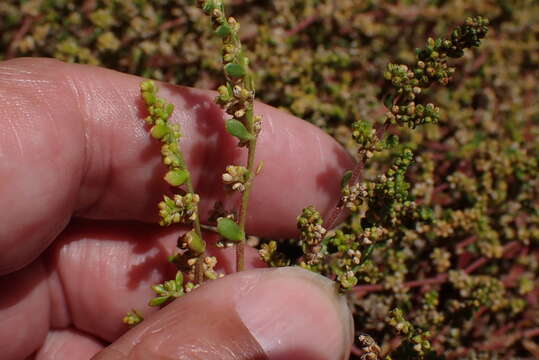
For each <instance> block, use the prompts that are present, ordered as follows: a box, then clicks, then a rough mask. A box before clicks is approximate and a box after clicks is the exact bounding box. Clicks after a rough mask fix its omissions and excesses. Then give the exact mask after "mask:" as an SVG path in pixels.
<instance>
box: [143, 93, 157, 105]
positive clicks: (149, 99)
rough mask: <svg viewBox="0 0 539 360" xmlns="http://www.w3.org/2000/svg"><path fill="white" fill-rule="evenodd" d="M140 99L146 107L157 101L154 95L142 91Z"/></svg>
mask: <svg viewBox="0 0 539 360" xmlns="http://www.w3.org/2000/svg"><path fill="white" fill-rule="evenodd" d="M142 98H143V99H144V102H146V104H147V105H153V104H155V102H156V101H157V98H156V97H155V93H152V92H148V91H143V92H142Z"/></svg>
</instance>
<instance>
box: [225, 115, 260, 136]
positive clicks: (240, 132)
mask: <svg viewBox="0 0 539 360" xmlns="http://www.w3.org/2000/svg"><path fill="white" fill-rule="evenodd" d="M226 131H228V132H229V133H230V135H232V136H235V137H237V138H238V139H240V140H241V141H248V140H252V139H254V136H253V135H252V134H251V133H249V131H247V128H245V126H244V125H243V124H242V122H241V121H239V120H236V119H230V120H227V122H226Z"/></svg>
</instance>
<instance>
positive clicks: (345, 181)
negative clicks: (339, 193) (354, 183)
mask: <svg viewBox="0 0 539 360" xmlns="http://www.w3.org/2000/svg"><path fill="white" fill-rule="evenodd" d="M351 178H352V170H346V171H345V172H344V175H343V176H342V180H341V188H343V187H345V186H346V185H348V182H349V181H350V179H351Z"/></svg>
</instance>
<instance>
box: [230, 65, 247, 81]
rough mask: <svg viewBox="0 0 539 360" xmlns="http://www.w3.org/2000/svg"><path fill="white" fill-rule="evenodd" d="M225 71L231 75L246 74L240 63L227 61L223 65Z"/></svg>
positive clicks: (241, 75) (239, 75) (240, 75)
mask: <svg viewBox="0 0 539 360" xmlns="http://www.w3.org/2000/svg"><path fill="white" fill-rule="evenodd" d="M225 72H226V73H227V74H228V75H230V76H232V77H236V78H239V77H243V76H245V74H246V71H245V68H244V67H243V66H241V65H240V64H234V63H228V64H226V65H225Z"/></svg>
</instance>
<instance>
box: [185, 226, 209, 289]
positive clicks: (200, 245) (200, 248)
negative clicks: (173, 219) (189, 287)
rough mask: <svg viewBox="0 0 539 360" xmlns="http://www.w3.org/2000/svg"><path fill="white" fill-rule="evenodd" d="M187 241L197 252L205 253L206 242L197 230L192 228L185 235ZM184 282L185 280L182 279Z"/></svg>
mask: <svg viewBox="0 0 539 360" xmlns="http://www.w3.org/2000/svg"><path fill="white" fill-rule="evenodd" d="M183 241H185V243H186V244H187V246H188V247H189V249H190V250H191V251H193V252H194V253H195V254H203V253H204V251H205V250H206V243H205V242H204V240H202V239H201V238H200V236H198V234H197V233H196V231H195V230H191V231H189V232H188V233H186V234H185V235H184V239H183ZM182 283H183V280H182Z"/></svg>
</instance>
